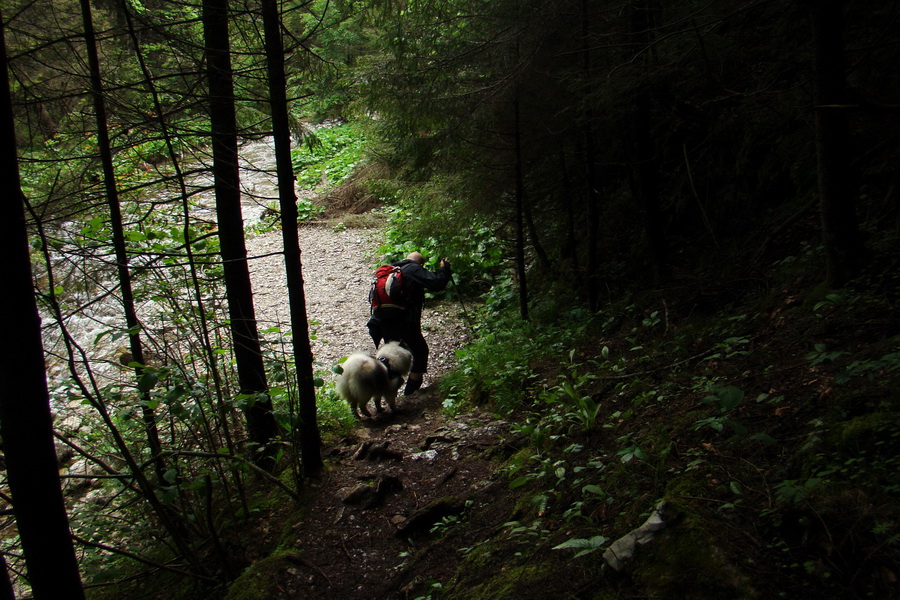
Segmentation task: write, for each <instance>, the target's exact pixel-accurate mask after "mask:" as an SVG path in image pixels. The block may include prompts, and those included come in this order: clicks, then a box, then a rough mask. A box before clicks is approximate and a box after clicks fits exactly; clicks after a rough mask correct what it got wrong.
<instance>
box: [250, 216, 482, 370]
mask: <svg viewBox="0 0 900 600" xmlns="http://www.w3.org/2000/svg"><path fill="white" fill-rule="evenodd" d="M380 243H381V239H380V232H379V231H378V230H375V229H343V230H335V229H333V228H331V227H328V226H325V225H305V226H303V227H301V228H300V249H301V253H302V254H301V260H302V263H303V280H304V291H305V294H306V306H307V315H308V317H309V320H310V323H311V328H312V329H313V330H314V331H313V332H314V334H315V336H316V337H317V339H315V340H313V342H312V349H313V357H314V360H315V361H316V368H317V369H322V370H326V371H327V370H330V369H331V366H332V365H334V364H336V363H337V362H338V360H340V359H341V357H344V356H347V355H348V354H350V353H351V352H354V351H356V350H363V351H366V352H370V353H372V352H374V346H373V345H372V340H371V338H370V337H369V333H368V330H367V329H366V321H367V320H368V318H369V308H368V294H369V286H370V284H371V281H372V276H373V272H374V266H375V265H376V264H378V263H379V262H381V261H382V260H383V257H382V256H378V255H377V249H378V246H379V244H380ZM281 245H282V238H281V232H280V231H274V232H270V233H267V234H264V235H260V236H257V237H255V238H252V239H248V240H247V253H248V255H249V256H251V257H256V258H253V259H252V260H251V263H250V265H251V266H250V269H251V278H252V282H253V293H254V301H255V305H256V316H257V321H258V322H259V327H260V329H266V328H268V327H272V326H279V327H281V328H282V330H283V331H289V330H290V325H289V312H288V301H287V288H286V282H285V275H284V261H283V259H282V255H281V254H280V252H281ZM460 313H461V309H460V307H459V304H457V303H450V302H440V303H430V304H428V305H427V306H426V307H425V311H424V313H423V319H422V321H423V327H422V329H423V333H424V334H425V339H426V340H427V341H428V344H429V347H430V349H431V361H430V366H429V373H428V375H427V376H426V384H428V383H429V382H430V381H431V382H433V380H434V378H435V377H436V376H438V375H440V374H441V373H442V372H444V371H446V369H447V368H448V367H449V366H451V364H452V362H453V360H454V359H455V355H454V352H455V351H456V349H457V348H459V347H460V345H461V344H462V343H463V342H464V340H465V339H466V337H467V330H466V328H465V326H464V325H463V323H462V322H461V318H460V317H461V315H460Z"/></svg>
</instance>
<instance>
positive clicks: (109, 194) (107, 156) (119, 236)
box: [81, 0, 166, 482]
mask: <svg viewBox="0 0 900 600" xmlns="http://www.w3.org/2000/svg"><path fill="white" fill-rule="evenodd" d="M81 15H82V20H83V22H84V37H85V42H86V45H87V55H88V66H89V69H90V73H91V95H92V96H93V101H94V111H95V113H96V120H97V145H98V146H99V149H100V160H101V163H102V165H103V183H104V186H105V189H106V201H107V204H108V206H109V215H110V226H111V227H112V234H113V246H114V247H115V252H116V267H117V269H118V276H119V288H120V290H121V293H122V308H123V310H124V312H125V324H126V326H127V327H128V340H129V346H130V350H131V356H132V358H133V359H134V361H135V362H137V363H140V364H141V365H143V364H144V349H143V344H142V343H141V336H140V333H139V330H140V323H139V322H138V318H137V311H136V310H135V307H134V292H133V290H132V287H131V272H130V270H129V268H128V253H127V252H126V249H125V232H124V228H123V226H122V211H121V209H120V207H119V193H118V190H117V188H116V175H115V171H114V169H113V161H112V150H111V149H110V144H109V127H108V124H107V118H106V104H105V102H104V101H103V80H102V79H101V77H100V60H99V57H98V56H97V38H96V35H95V32H94V20H93V17H92V15H91V4H90V2H89V0H81ZM142 376H143V367H136V368H135V379H136V380H140V378H141V377H142ZM142 398H143V400H144V402H142V403H141V416H142V418H143V421H144V427H145V428H146V435H147V446H148V447H149V448H150V452H151V454H152V455H153V457H154V458H153V465H154V468H155V470H156V477H157V481H159V482H162V481H163V475H164V473H165V472H166V467H165V463H164V461H163V459H162V444H160V441H159V431H158V429H157V427H156V415H155V414H154V411H153V409H151V408H150V407H149V406H147V403H146V401H148V400H150V393H149V391H145V392H143V393H142Z"/></svg>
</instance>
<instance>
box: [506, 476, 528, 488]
mask: <svg viewBox="0 0 900 600" xmlns="http://www.w3.org/2000/svg"><path fill="white" fill-rule="evenodd" d="M526 483H528V478H527V477H524V476H523V477H517V478H515V479H513V480H512V481H510V482H509V489H511V490H514V489H516V488H520V487H522V486H523V485H525V484H526Z"/></svg>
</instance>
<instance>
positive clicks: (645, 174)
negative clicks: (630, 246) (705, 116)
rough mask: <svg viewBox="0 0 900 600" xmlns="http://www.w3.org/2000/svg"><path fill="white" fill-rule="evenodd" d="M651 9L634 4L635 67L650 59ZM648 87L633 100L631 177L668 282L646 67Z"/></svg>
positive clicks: (640, 0) (659, 270)
mask: <svg viewBox="0 0 900 600" xmlns="http://www.w3.org/2000/svg"><path fill="white" fill-rule="evenodd" d="M650 10H651V8H650V6H649V3H648V2H647V1H646V0H635V2H633V3H632V5H631V23H630V27H631V36H632V39H633V40H634V42H633V46H634V48H635V50H634V53H633V56H632V57H631V58H632V59H633V60H634V62H635V63H637V64H643V63H646V61H647V59H643V60H639V55H641V56H647V55H648V54H649V53H647V52H646V49H647V48H648V47H649V46H650V43H651V38H650V31H651V27H652V19H651V16H650ZM638 77H640V78H641V79H643V80H644V81H645V84H644V85H642V86H640V87H639V88H638V93H637V98H635V99H634V102H635V106H636V110H635V111H634V113H633V117H632V118H633V122H632V128H633V138H634V146H633V147H634V161H633V162H634V174H633V176H632V182H633V188H632V189H633V194H634V196H635V197H636V199H637V201H638V204H639V205H640V206H641V208H642V209H643V211H644V229H645V231H646V235H647V246H648V247H649V248H650V255H651V257H652V259H653V265H654V267H655V276H656V278H657V279H665V278H666V276H667V275H668V262H669V257H668V244H667V243H666V239H665V229H664V228H663V220H662V214H661V213H660V206H659V164H658V160H657V157H656V150H655V148H654V142H653V135H652V123H651V119H652V115H651V111H650V107H651V100H652V96H651V94H652V93H653V92H652V91H651V90H650V89H647V88H648V87H649V86H647V85H646V82H647V81H649V79H650V78H651V77H652V74H651V73H649V72H648V69H647V68H646V66H645V67H644V68H643V70H642V71H641V72H640V73H638Z"/></svg>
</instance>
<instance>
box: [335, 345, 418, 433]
mask: <svg viewBox="0 0 900 600" xmlns="http://www.w3.org/2000/svg"><path fill="white" fill-rule="evenodd" d="M341 366H342V367H343V370H344V372H343V373H342V374H341V375H338V378H337V384H336V385H337V392H338V394H340V396H341V397H342V398H344V399H345V400H346V401H347V402H348V403H349V404H350V408H351V409H352V410H353V414H354V416H359V413H361V414H362V415H365V416H366V417H371V416H372V413H370V412H369V409H368V406H367V404H368V403H369V400H370V399H372V400H374V401H375V408H376V409H377V410H379V411H380V410H382V405H381V399H382V398H384V400H386V401H387V405H388V407H389V408H390V409H391V411H393V410H394V401H395V400H396V399H397V391H398V390H399V389H400V386H401V385H403V380H404V379H405V378H406V376H407V375H409V369H410V367H411V366H412V354H411V353H410V352H409V350H407V349H406V348H404V347H403V346H401V345H400V344H399V343H398V342H389V343H387V344H384V345H383V346H382V347H381V348H379V349H378V352H377V353H376V354H375V357H374V358H373V357H371V356H369V355H368V354H365V353H363V352H354V353H353V354H351V355H350V356H349V357H348V358H347V360H346V361H345V362H344V364H343V365H341Z"/></svg>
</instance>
